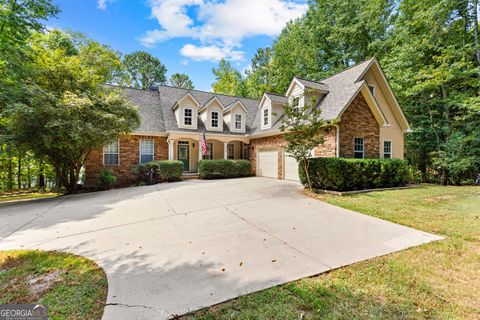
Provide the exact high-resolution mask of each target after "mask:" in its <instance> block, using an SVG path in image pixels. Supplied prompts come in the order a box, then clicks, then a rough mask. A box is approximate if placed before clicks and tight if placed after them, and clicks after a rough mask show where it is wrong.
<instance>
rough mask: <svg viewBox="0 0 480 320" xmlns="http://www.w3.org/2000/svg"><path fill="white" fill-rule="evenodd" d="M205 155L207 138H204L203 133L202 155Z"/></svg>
mask: <svg viewBox="0 0 480 320" xmlns="http://www.w3.org/2000/svg"><path fill="white" fill-rule="evenodd" d="M206 154H207V138H205V131H203V134H202V155H203V156H205V155H206Z"/></svg>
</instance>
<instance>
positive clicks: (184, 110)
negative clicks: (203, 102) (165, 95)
mask: <svg viewBox="0 0 480 320" xmlns="http://www.w3.org/2000/svg"><path fill="white" fill-rule="evenodd" d="M187 110H190V111H191V113H192V115H191V116H190V124H187V122H186V121H185V120H186V118H187V116H186V115H185V113H186V111H187ZM183 125H184V126H186V127H192V126H193V108H190V107H187V108H183Z"/></svg>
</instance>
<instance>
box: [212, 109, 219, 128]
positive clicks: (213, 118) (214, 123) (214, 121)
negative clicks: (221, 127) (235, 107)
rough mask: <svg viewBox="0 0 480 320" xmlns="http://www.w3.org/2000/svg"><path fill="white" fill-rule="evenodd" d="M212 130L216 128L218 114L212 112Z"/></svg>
mask: <svg viewBox="0 0 480 320" xmlns="http://www.w3.org/2000/svg"><path fill="white" fill-rule="evenodd" d="M212 128H218V112H216V111H212Z"/></svg>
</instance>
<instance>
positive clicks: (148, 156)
mask: <svg viewBox="0 0 480 320" xmlns="http://www.w3.org/2000/svg"><path fill="white" fill-rule="evenodd" d="M150 161H153V154H142V156H141V158H140V163H147V162H150Z"/></svg>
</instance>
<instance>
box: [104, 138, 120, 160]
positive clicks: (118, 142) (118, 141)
mask: <svg viewBox="0 0 480 320" xmlns="http://www.w3.org/2000/svg"><path fill="white" fill-rule="evenodd" d="M117 144H118V153H117V154H118V162H117V164H105V146H103V150H102V151H103V153H102V157H103V165H104V166H119V165H120V139H117ZM109 154H114V153H109Z"/></svg>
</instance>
